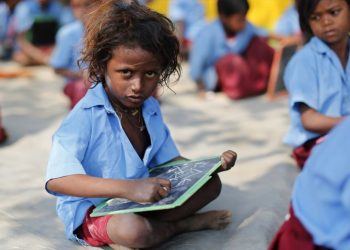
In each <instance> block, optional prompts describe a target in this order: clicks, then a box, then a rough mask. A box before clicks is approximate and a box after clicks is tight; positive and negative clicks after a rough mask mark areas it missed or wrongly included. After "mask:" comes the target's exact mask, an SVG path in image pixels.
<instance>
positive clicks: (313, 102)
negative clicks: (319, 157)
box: [284, 0, 350, 168]
mask: <svg viewBox="0 0 350 250" xmlns="http://www.w3.org/2000/svg"><path fill="white" fill-rule="evenodd" d="M349 5H350V1H349V0H300V1H298V5H297V7H298V12H299V16H300V24H301V28H302V30H303V32H304V33H305V35H306V38H307V39H309V42H308V43H307V44H306V45H305V46H304V47H303V49H301V50H300V51H299V52H298V53H297V54H296V55H295V56H294V57H293V58H292V59H291V61H290V62H289V63H288V66H287V69H286V72H285V76H284V80H285V83H286V87H287V90H288V92H289V108H290V116H291V127H290V129H289V131H288V133H287V135H286V137H285V138H284V141H285V142H286V143H287V144H289V145H291V146H293V147H295V149H294V151H293V157H294V158H295V159H296V161H297V163H298V166H299V167H300V168H302V167H303V165H304V162H305V160H306V159H307V157H308V155H309V153H310V151H311V149H312V147H313V145H315V143H316V141H317V140H318V139H319V138H320V137H321V136H324V135H326V134H327V133H328V132H329V131H330V130H331V129H332V128H333V127H334V126H335V125H337V124H338V123H339V122H340V121H341V120H342V119H343V118H344V116H346V115H348V114H349V113H350V78H349V75H350V63H349V31H350V13H349Z"/></svg>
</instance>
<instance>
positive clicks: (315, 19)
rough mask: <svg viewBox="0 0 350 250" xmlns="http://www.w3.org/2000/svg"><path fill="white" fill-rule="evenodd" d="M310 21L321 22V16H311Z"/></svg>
mask: <svg viewBox="0 0 350 250" xmlns="http://www.w3.org/2000/svg"><path fill="white" fill-rule="evenodd" d="M310 20H311V21H319V20H320V16H319V15H311V16H310Z"/></svg>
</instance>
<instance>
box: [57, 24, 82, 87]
mask: <svg viewBox="0 0 350 250" xmlns="http://www.w3.org/2000/svg"><path fill="white" fill-rule="evenodd" d="M84 30H85V29H84V25H83V23H82V22H80V21H78V20H77V21H75V22H73V23H70V24H67V25H65V26H63V27H62V28H60V29H59V31H58V32H57V35H56V45H55V49H54V51H53V53H52V56H51V58H50V65H51V66H52V67H53V68H54V69H69V70H71V71H73V72H79V71H80V69H79V67H78V64H77V60H78V59H79V58H80V55H81V53H80V52H81V49H82V43H83V36H84ZM68 81H69V79H66V82H68Z"/></svg>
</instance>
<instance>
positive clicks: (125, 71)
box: [120, 69, 132, 77]
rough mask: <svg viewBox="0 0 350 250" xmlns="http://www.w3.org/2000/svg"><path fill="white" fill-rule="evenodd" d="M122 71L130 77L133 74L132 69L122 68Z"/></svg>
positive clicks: (125, 75)
mask: <svg viewBox="0 0 350 250" xmlns="http://www.w3.org/2000/svg"><path fill="white" fill-rule="evenodd" d="M120 73H121V74H122V75H123V76H124V77H130V76H131V75H132V72H131V70H128V69H124V70H121V71H120Z"/></svg>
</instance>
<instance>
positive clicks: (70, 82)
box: [50, 0, 98, 108]
mask: <svg viewBox="0 0 350 250" xmlns="http://www.w3.org/2000/svg"><path fill="white" fill-rule="evenodd" d="M96 1H98V0H70V6H71V8H72V10H73V13H74V16H75V18H76V19H77V21H75V22H73V23H71V24H67V25H65V26H63V27H62V28H61V29H60V30H59V31H58V33H57V36H56V46H55V49H54V51H53V53H52V57H51V59H50V65H51V66H52V67H53V68H54V70H55V72H56V73H57V74H59V75H61V76H63V77H65V82H66V84H65V87H64V93H65V94H66V96H68V98H69V99H70V108H73V107H74V106H75V104H76V103H77V102H78V101H79V100H80V99H81V98H82V97H83V96H84V95H85V93H86V91H87V88H88V87H89V84H88V81H87V79H84V74H83V70H81V69H79V67H78V59H79V58H80V51H81V49H82V42H83V41H82V40H83V36H84V32H85V23H86V17H87V16H88V13H89V12H90V11H91V10H93V7H94V2H96Z"/></svg>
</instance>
